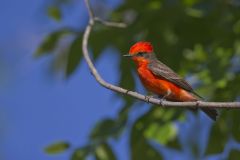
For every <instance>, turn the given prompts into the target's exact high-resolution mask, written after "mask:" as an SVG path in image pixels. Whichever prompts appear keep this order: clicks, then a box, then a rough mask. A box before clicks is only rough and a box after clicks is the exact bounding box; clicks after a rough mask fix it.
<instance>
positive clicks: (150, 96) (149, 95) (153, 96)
mask: <svg viewBox="0 0 240 160" xmlns="http://www.w3.org/2000/svg"><path fill="white" fill-rule="evenodd" d="M150 98H158V96H157V95H153V94H151V93H150V94H148V95H146V96H145V100H146V101H147V102H149V99H150Z"/></svg>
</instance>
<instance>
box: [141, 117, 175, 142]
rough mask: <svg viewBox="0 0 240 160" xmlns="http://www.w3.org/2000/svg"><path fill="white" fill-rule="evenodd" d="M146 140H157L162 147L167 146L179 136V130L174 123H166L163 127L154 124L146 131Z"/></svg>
mask: <svg viewBox="0 0 240 160" xmlns="http://www.w3.org/2000/svg"><path fill="white" fill-rule="evenodd" d="M145 136H146V138H149V139H153V140H156V141H157V142H158V143H160V144H162V145H166V144H167V143H168V142H169V141H172V140H174V139H175V138H176V136H177V128H176V126H175V125H174V124H173V123H170V122H166V123H165V124H163V125H159V124H157V123H152V124H151V125H150V126H149V128H148V129H147V130H145Z"/></svg>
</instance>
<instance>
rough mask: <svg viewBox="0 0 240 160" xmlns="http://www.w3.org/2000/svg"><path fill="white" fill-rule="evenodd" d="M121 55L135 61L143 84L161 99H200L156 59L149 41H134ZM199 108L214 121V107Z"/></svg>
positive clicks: (185, 100)
mask: <svg viewBox="0 0 240 160" xmlns="http://www.w3.org/2000/svg"><path fill="white" fill-rule="evenodd" d="M123 56H125V57H130V58H131V59H132V60H133V61H134V62H135V64H136V70H137V74H138V76H139V78H140V80H141V82H142V84H143V86H144V87H145V88H146V89H147V90H148V91H149V92H151V93H154V94H156V95H157V96H158V97H160V98H161V100H168V101H174V102H195V101H199V100H201V99H202V98H201V97H200V96H199V95H198V94H197V93H196V92H195V91H194V90H193V88H192V87H191V85H190V84H189V83H188V82H187V81H186V80H184V79H183V78H181V77H180V76H179V75H178V74H177V73H175V72H174V71H173V70H172V69H171V68H169V67H168V66H167V65H165V64H164V63H162V62H161V61H159V60H158V59H157V57H156V54H155V52H154V49H153V46H152V44H151V43H150V42H146V41H139V42H137V43H135V44H134V45H132V46H131V47H130V50H129V53H128V54H126V55H123ZM194 110H195V109H194ZM201 110H202V111H203V112H204V113H206V114H207V115H208V116H209V117H210V118H211V119H212V120H214V121H216V119H217V116H218V112H217V110H216V109H215V108H207V107H206V108H201Z"/></svg>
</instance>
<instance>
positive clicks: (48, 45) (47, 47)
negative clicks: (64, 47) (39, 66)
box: [35, 29, 70, 57]
mask: <svg viewBox="0 0 240 160" xmlns="http://www.w3.org/2000/svg"><path fill="white" fill-rule="evenodd" d="M67 33H70V31H69V30H68V29H61V30H58V31H55V32H52V33H51V34H49V35H48V36H47V37H45V39H44V40H43V42H42V43H41V44H40V46H39V47H38V49H37V51H36V52H35V56H36V57H39V56H42V55H46V54H50V53H52V52H53V50H54V49H55V48H56V47H57V44H58V41H59V40H60V38H61V37H62V36H64V35H66V34H67Z"/></svg>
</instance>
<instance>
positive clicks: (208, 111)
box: [201, 108, 218, 121]
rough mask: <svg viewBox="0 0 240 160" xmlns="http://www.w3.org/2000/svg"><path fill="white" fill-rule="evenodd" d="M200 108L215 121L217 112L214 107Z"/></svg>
mask: <svg viewBox="0 0 240 160" xmlns="http://www.w3.org/2000/svg"><path fill="white" fill-rule="evenodd" d="M201 110H202V111H203V112H204V113H206V114H207V115H208V116H209V117H210V118H211V119H212V120H214V121H216V119H217V116H218V112H217V110H216V109H214V108H201Z"/></svg>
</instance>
